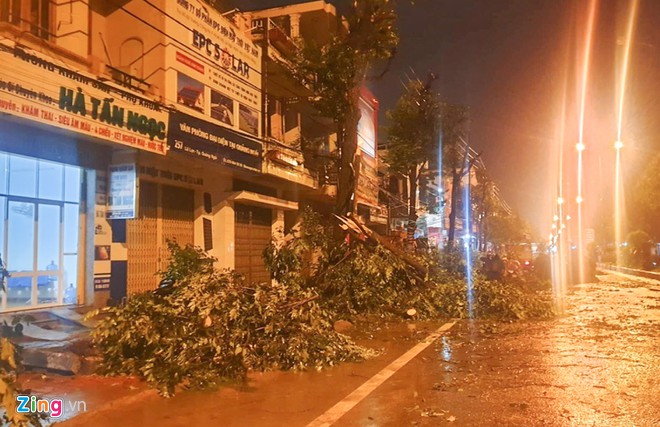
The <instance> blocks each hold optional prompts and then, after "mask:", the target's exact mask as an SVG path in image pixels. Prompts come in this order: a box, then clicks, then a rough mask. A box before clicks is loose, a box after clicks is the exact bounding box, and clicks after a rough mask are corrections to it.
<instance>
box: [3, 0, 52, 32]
mask: <svg viewBox="0 0 660 427" xmlns="http://www.w3.org/2000/svg"><path fill="white" fill-rule="evenodd" d="M50 19H51V16H50V0H2V2H1V3H0V22H8V23H10V24H13V25H16V26H17V27H19V28H20V29H22V30H24V31H29V32H30V33H31V34H34V35H35V36H37V37H40V38H42V39H48V38H49V35H50Z"/></svg>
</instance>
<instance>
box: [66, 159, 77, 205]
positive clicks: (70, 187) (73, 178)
mask: <svg viewBox="0 0 660 427" xmlns="http://www.w3.org/2000/svg"><path fill="white" fill-rule="evenodd" d="M80 177H81V174H80V169H79V168H77V167H73V166H65V167H64V200H65V201H67V202H75V203H77V202H78V201H79V200H80Z"/></svg>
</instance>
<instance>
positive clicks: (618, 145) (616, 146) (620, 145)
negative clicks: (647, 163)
mask: <svg viewBox="0 0 660 427" xmlns="http://www.w3.org/2000/svg"><path fill="white" fill-rule="evenodd" d="M614 148H616V149H617V150H620V149H622V148H623V141H616V142H615V143H614Z"/></svg>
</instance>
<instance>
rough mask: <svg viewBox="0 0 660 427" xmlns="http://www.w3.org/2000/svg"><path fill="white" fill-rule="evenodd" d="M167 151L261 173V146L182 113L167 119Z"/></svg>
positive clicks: (173, 114) (258, 143)
mask: <svg viewBox="0 0 660 427" xmlns="http://www.w3.org/2000/svg"><path fill="white" fill-rule="evenodd" d="M168 142H169V145H170V149H171V150H174V151H179V152H181V153H185V154H188V155H190V156H194V157H199V158H203V159H207V160H211V161H214V162H217V163H219V164H222V165H225V166H231V167H234V168H238V169H243V170H249V171H253V172H261V150H262V148H261V143H260V142H258V141H255V140H252V139H249V138H246V137H244V136H242V135H240V134H238V133H236V132H233V131H231V130H229V129H226V128H223V127H222V126H218V125H215V124H213V123H209V122H207V121H204V120H200V119H198V118H195V117H192V116H189V115H187V114H183V113H172V114H171V115H170V132H169V135H168Z"/></svg>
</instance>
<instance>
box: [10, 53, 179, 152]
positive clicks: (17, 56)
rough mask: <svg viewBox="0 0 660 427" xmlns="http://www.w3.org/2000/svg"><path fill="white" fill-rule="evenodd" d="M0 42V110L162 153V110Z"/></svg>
mask: <svg viewBox="0 0 660 427" xmlns="http://www.w3.org/2000/svg"><path fill="white" fill-rule="evenodd" d="M7 43H8V42H0V63H2V64H3V66H2V67H0V112H7V113H9V114H12V115H15V116H18V117H22V118H25V119H28V120H34V121H36V122H39V123H45V124H48V125H51V126H56V127H58V128H61V129H66V130H70V131H73V132H76V133H80V134H83V135H88V136H92V137H96V138H101V139H104V140H108V141H111V142H114V143H117V144H122V145H125V146H129V147H133V148H139V149H141V150H146V151H151V152H153V153H158V154H165V152H166V150H167V143H166V137H167V115H168V114H167V111H166V110H164V109H162V108H161V105H160V104H158V103H156V102H153V101H151V100H149V99H146V98H142V97H140V96H138V95H136V94H134V93H132V92H128V91H126V90H123V89H120V88H118V87H115V86H113V85H110V84H108V83H105V82H102V81H100V80H98V79H96V77H94V76H92V75H88V74H85V73H82V72H78V71H73V70H70V69H69V68H67V67H66V66H64V65H63V64H64V63H63V62H62V61H60V60H54V59H51V58H49V57H47V56H45V55H42V54H40V53H37V52H33V51H28V50H27V49H26V48H23V47H18V46H14V45H10V44H7Z"/></svg>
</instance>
